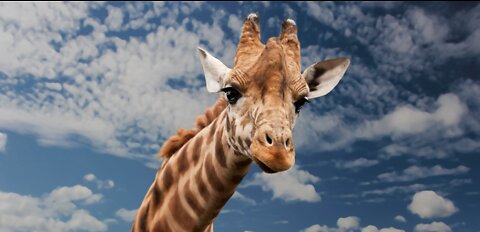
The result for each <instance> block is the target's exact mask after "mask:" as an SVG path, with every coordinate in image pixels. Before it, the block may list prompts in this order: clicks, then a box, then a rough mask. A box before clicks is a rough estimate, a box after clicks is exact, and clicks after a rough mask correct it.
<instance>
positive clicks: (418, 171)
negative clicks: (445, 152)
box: [378, 165, 470, 182]
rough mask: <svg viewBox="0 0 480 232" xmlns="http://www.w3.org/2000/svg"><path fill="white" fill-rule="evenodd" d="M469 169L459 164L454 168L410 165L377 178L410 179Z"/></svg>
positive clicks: (391, 179) (390, 179)
mask: <svg viewBox="0 0 480 232" xmlns="http://www.w3.org/2000/svg"><path fill="white" fill-rule="evenodd" d="M468 171H470V168H468V167H466V166H463V165H460V166H458V167H456V168H451V169H448V168H443V167H442V166H441V165H435V166H433V167H431V168H428V167H421V166H416V165H413V166H410V167H408V168H406V169H405V170H403V172H402V173H401V174H398V173H397V172H387V173H382V174H380V175H378V179H380V180H381V181H385V182H396V181H412V180H416V179H420V178H426V177H431V176H443V175H460V174H465V173H467V172H468Z"/></svg>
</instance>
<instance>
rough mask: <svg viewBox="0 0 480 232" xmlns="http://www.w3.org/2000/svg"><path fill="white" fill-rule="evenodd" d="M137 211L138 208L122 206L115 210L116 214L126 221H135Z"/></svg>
mask: <svg viewBox="0 0 480 232" xmlns="http://www.w3.org/2000/svg"><path fill="white" fill-rule="evenodd" d="M137 212H138V209H132V210H128V209H124V208H121V209H119V210H117V211H116V212H115V215H116V216H117V217H119V218H120V219H122V220H123V221H125V222H133V220H134V219H135V216H136V215H137Z"/></svg>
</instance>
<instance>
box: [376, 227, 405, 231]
mask: <svg viewBox="0 0 480 232" xmlns="http://www.w3.org/2000/svg"><path fill="white" fill-rule="evenodd" d="M380 232H405V230H401V229H397V228H394V227H388V228H382V229H381V230H380Z"/></svg>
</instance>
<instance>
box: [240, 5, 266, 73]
mask: <svg viewBox="0 0 480 232" xmlns="http://www.w3.org/2000/svg"><path fill="white" fill-rule="evenodd" d="M263 47H264V45H263V44H262V42H261V41H260V23H259V18H258V15H257V14H255V13H251V14H249V15H248V16H247V18H245V21H244V23H243V27H242V34H241V35H240V42H239V44H238V48H237V54H236V55H235V61H234V65H237V63H238V62H239V61H241V60H243V59H244V57H249V56H251V55H255V54H257V53H258V51H259V50H260V49H262V48H263Z"/></svg>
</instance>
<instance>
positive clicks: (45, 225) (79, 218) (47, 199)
mask: <svg viewBox="0 0 480 232" xmlns="http://www.w3.org/2000/svg"><path fill="white" fill-rule="evenodd" d="M98 196H99V195H98V194H94V193H93V192H92V191H91V190H90V189H88V188H87V187H84V186H81V185H75V186H72V187H66V186H65V187H59V188H56V189H54V190H53V191H52V192H50V193H48V194H46V195H45V196H43V197H39V198H37V197H32V196H27V195H20V194H17V193H12V192H0V203H1V204H0V205H1V207H0V230H2V231H78V230H81V231H91V232H94V231H106V230H107V224H106V223H104V222H102V221H100V220H98V219H97V218H95V217H94V216H92V215H91V214H90V213H89V212H88V211H86V210H85V209H81V208H78V203H77V202H80V203H84V204H87V205H88V204H93V203H96V202H98V200H99V199H98Z"/></svg>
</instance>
